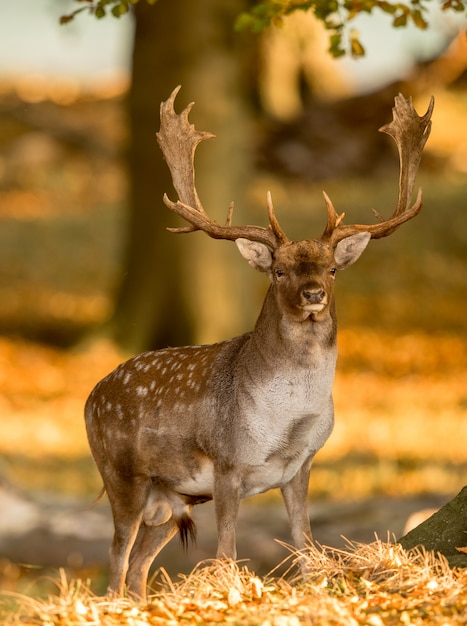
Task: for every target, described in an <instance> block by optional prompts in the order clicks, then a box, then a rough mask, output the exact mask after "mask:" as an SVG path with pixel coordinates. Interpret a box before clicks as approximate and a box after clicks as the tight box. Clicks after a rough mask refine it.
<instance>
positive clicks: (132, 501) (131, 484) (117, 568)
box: [105, 476, 148, 596]
mask: <svg viewBox="0 0 467 626" xmlns="http://www.w3.org/2000/svg"><path fill="white" fill-rule="evenodd" d="M105 486H106V490H107V495H108V497H109V501H110V505H111V507H112V515H113V520H114V536H113V540H112V544H111V546H110V555H109V556H110V559H109V560H110V573H109V588H108V593H110V594H112V595H118V596H121V595H122V594H123V588H124V585H125V578H126V573H127V570H128V563H129V558H130V553H131V549H132V548H133V544H134V543H135V540H136V537H137V534H138V530H139V527H140V525H141V521H142V519H143V512H144V507H145V505H146V499H147V493H148V481H147V480H146V481H141V480H136V479H135V480H119V479H116V477H115V476H113V477H112V481H106V485H105Z"/></svg>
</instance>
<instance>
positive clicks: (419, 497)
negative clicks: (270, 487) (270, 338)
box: [0, 0, 467, 593]
mask: <svg viewBox="0 0 467 626" xmlns="http://www.w3.org/2000/svg"><path fill="white" fill-rule="evenodd" d="M72 8H73V5H72V3H71V2H64V1H63V0H60V1H57V0H21V2H14V3H13V2H12V3H7V4H5V5H4V6H3V7H2V10H1V13H0V416H1V417H0V419H1V424H2V434H1V437H0V455H1V456H0V507H1V511H2V515H1V516H0V585H1V587H2V588H4V589H14V590H16V589H20V590H23V591H24V590H26V592H28V593H29V592H30V593H33V592H36V590H37V589H38V588H39V589H42V588H43V585H44V584H45V583H44V581H45V580H46V579H45V576H46V574H47V573H48V572H50V569H49V568H52V571H56V568H58V567H65V568H67V570H68V571H69V572H70V573H71V575H79V576H85V577H86V576H88V577H90V578H91V579H92V584H93V586H94V588H95V589H96V590H98V591H99V590H102V589H103V588H105V576H106V567H107V550H108V545H109V542H110V537H111V533H112V523H111V520H110V517H109V513H108V508H107V505H106V503H105V501H104V502H102V503H100V504H99V505H97V506H96V507H94V508H91V504H92V502H93V500H94V498H95V497H96V495H97V493H98V492H99V489H100V486H101V481H100V478H99V475H98V473H97V471H96V470H95V467H94V463H93V460H92V458H91V456H90V453H89V450H88V445H87V441H86V435H85V431H84V422H83V417H82V413H83V406H84V402H85V400H86V397H87V395H88V394H89V392H90V391H91V389H92V387H93V386H94V384H95V383H96V382H97V381H98V380H99V379H100V378H102V377H103V376H104V375H105V374H107V373H108V372H109V371H110V370H111V369H112V368H113V367H114V366H115V365H116V364H117V363H119V362H121V361H122V360H124V359H125V358H127V357H128V356H129V355H132V354H134V353H136V352H139V351H142V350H145V349H152V348H159V347H163V346H166V345H179V344H185V343H204V342H213V341H217V340H221V339H225V338H227V337H230V336H233V335H235V334H240V333H242V332H245V331H246V330H249V329H250V328H251V327H252V325H253V324H254V321H255V319H256V317H257V315H258V313H259V310H260V307H261V302H262V299H263V297H264V294H265V291H266V289H267V284H266V279H265V278H264V276H260V275H256V273H255V272H253V271H252V270H251V268H249V267H248V266H247V265H246V264H245V263H244V261H243V260H242V259H241V258H240V256H239V255H238V253H237V252H236V249H235V246H234V245H232V244H231V243H229V242H219V241H214V240H210V239H209V238H208V237H206V236H204V235H202V234H201V233H195V234H192V235H190V236H186V237H183V236H181V237H177V236H175V235H172V234H170V233H168V232H167V231H166V230H165V227H166V226H170V225H172V226H173V225H178V222H177V219H178V218H176V217H175V216H172V215H170V214H169V211H168V210H167V209H166V208H165V206H164V204H163V202H162V195H163V193H164V192H165V191H167V192H168V193H169V196H171V197H175V192H173V190H172V187H171V182H170V178H169V173H168V170H167V168H166V165H165V163H164V161H163V159H162V157H161V154H160V151H159V148H158V146H157V142H156V139H155V133H156V132H157V130H158V129H159V117H158V116H159V104H160V102H161V101H162V100H165V99H166V98H167V97H168V95H169V94H170V93H171V91H172V90H173V88H174V87H175V86H177V85H178V84H182V90H181V92H180V94H179V96H178V98H177V102H178V106H179V107H182V106H185V105H186V104H187V103H188V102H190V101H193V100H194V101H195V102H196V106H195V108H194V109H193V111H192V113H191V116H190V117H191V120H192V121H193V122H194V123H195V124H196V127H197V128H199V129H201V130H209V131H212V132H214V133H215V134H216V139H215V140H212V141H209V142H206V143H204V144H203V145H202V146H200V148H199V150H198V154H197V160H196V166H197V188H198V192H199V195H200V198H201V200H202V202H203V204H204V206H205V208H206V210H207V211H208V213H209V214H210V215H211V216H212V217H213V218H215V219H217V220H222V219H224V215H225V213H226V211H227V207H228V204H229V202H230V201H231V200H235V203H236V209H235V215H234V220H236V222H237V223H239V224H240V223H256V224H265V223H266V212H265V198H266V192H267V190H268V189H270V190H271V192H272V197H273V200H274V204H275V208H276V214H277V215H278V217H279V220H280V222H281V224H282V226H283V227H284V229H285V231H286V232H287V234H288V235H289V237H291V238H295V239H297V238H312V237H316V236H318V235H319V234H320V233H321V231H322V229H323V228H324V225H325V217H326V212H325V209H324V204H323V200H322V194H321V191H322V189H325V190H326V192H327V193H328V194H329V195H330V196H331V198H332V200H333V202H334V204H335V206H336V209H337V210H338V211H339V212H341V211H345V212H346V221H347V222H348V223H352V222H363V223H365V222H370V221H371V220H372V213H371V208H375V209H376V210H377V211H378V212H379V213H381V214H382V215H385V216H388V215H390V213H391V212H392V209H393V207H394V205H395V202H396V200H397V191H398V158H397V153H396V150H395V147H394V145H393V144H392V142H391V139H390V138H389V137H388V136H386V135H383V134H381V133H378V132H377V130H378V128H379V127H380V126H382V125H383V124H385V123H386V122H388V121H389V120H390V119H391V108H392V106H393V101H394V96H395V95H396V94H397V93H398V92H399V91H401V92H402V93H403V94H404V95H405V96H409V95H411V96H412V97H413V99H414V102H415V106H416V108H417V111H418V112H419V114H423V113H424V112H425V110H426V108H427V106H428V102H429V98H430V96H431V95H432V94H433V95H434V96H435V99H436V106H435V112H434V115H433V131H432V134H431V137H430V139H429V141H428V143H427V146H426V149H425V153H424V157H423V159H422V164H421V168H420V173H419V176H418V179H417V185H418V184H420V185H422V186H423V191H424V208H423V211H422V213H421V214H420V216H418V217H417V218H416V219H415V220H414V221H412V222H410V223H409V224H407V225H405V226H403V227H402V229H401V230H400V231H398V232H397V233H396V234H394V235H393V236H392V237H390V238H388V239H387V240H381V241H375V242H373V243H371V244H370V246H369V248H368V249H367V251H366V252H365V254H364V255H363V257H362V258H361V259H360V260H359V262H358V264H356V265H355V266H353V267H352V268H351V269H349V270H348V271H346V272H345V273H344V274H342V275H339V276H338V281H337V285H336V290H337V306H338V316H339V324H340V330H339V354H340V356H339V362H338V372H337V376H336V383H335V404H336V427H335V431H334V433H333V435H332V437H331V439H330V440H329V442H328V443H327V445H326V446H325V448H324V449H323V450H322V451H321V452H320V453H319V455H318V456H317V459H316V462H315V465H314V468H313V470H312V474H311V482H310V497H311V504H310V513H311V517H312V522H313V528H314V532H315V538H316V539H318V540H319V541H321V542H323V543H326V544H328V545H341V544H342V542H343V541H344V540H343V539H342V537H341V536H342V535H344V536H345V537H347V538H348V539H351V540H357V541H371V540H372V539H373V538H374V532H378V534H379V535H380V536H381V537H382V538H383V539H384V538H385V537H386V534H387V533H394V534H395V535H398V536H400V535H401V533H402V532H403V529H404V525H405V522H406V520H407V518H408V516H409V515H410V514H411V513H413V512H415V511H418V510H419V509H427V508H433V507H437V506H440V505H442V504H444V503H445V502H447V501H448V500H449V499H450V498H451V497H452V496H453V495H455V494H456V493H457V492H458V491H459V490H460V489H461V488H462V487H463V486H464V484H465V483H466V478H465V476H466V471H467V448H466V441H467V436H466V435H467V419H466V418H467V415H466V414H467V384H466V383H467V374H466V364H467V338H466V328H467V320H466V310H467V308H466V305H467V289H466V288H467V212H466V198H467V41H466V37H465V32H463V30H462V29H465V20H464V21H462V19H461V18H458V19H454V17H453V15H447V14H442V13H441V12H439V13H438V12H436V10H434V11H433V12H432V15H431V17H430V22H431V26H430V28H429V30H428V31H425V32H420V31H416V30H415V29H411V28H407V29H394V28H392V27H391V24H390V21H389V20H388V19H385V18H384V17H378V16H365V17H359V18H358V19H357V20H356V22H355V27H356V28H358V29H359V31H360V34H361V40H362V43H363V44H364V45H365V48H366V56H365V57H364V58H363V59H359V60H352V59H347V58H346V59H340V60H335V59H332V58H331V57H330V56H329V54H328V52H327V47H328V41H327V34H326V32H324V30H323V29H322V27H321V26H320V24H318V23H317V22H316V20H315V19H314V18H313V17H312V16H311V15H308V14H294V15H292V16H290V17H289V18H287V20H286V22H285V24H284V27H283V28H281V29H270V30H266V31H264V32H263V33H262V34H261V35H252V34H249V33H245V32H242V33H238V32H235V31H234V29H233V24H234V22H235V18H236V16H237V15H238V14H239V13H240V12H241V11H242V10H243V9H244V8H245V3H244V2H242V0H228V1H224V2H222V3H220V2H219V1H217V2H216V0H198V1H197V2H196V3H194V2H191V1H190V0H178V1H177V2H168V1H167V0H160V1H159V2H157V3H156V4H155V5H154V6H152V7H150V6H149V5H146V4H143V3H140V4H138V5H137V6H136V10H135V15H134V16H125V17H123V18H121V19H119V20H117V19H114V18H113V17H108V18H106V19H104V20H99V21H98V20H95V19H94V18H92V17H90V16H88V15H81V16H79V18H77V19H75V20H74V21H73V22H72V23H70V24H67V25H63V26H60V25H59V23H58V20H59V17H60V15H62V14H64V13H66V12H67V11H69V10H71V9H72ZM196 515H197V516H198V520H199V521H200V524H199V526H200V531H199V542H198V545H197V547H196V548H192V549H190V550H189V552H188V554H187V555H186V556H185V555H184V554H183V552H182V550H181V548H180V547H179V545H178V543H177V541H174V542H172V545H171V546H170V547H168V548H166V549H165V550H164V552H163V553H162V555H161V557H160V559H159V560H158V564H159V565H162V566H164V567H165V568H166V569H167V570H168V571H169V572H171V573H172V574H173V575H176V574H177V573H178V572H179V571H189V570H190V569H191V567H192V566H193V565H194V564H195V563H196V562H197V561H198V560H199V559H201V558H207V557H209V556H212V555H213V554H214V552H215V547H214V546H215V538H214V524H213V511H212V508H210V505H204V507H200V510H199V512H197V514H196ZM239 533H240V539H239V555H240V557H242V558H247V557H248V558H252V565H251V567H252V568H253V569H254V568H256V569H257V570H258V571H261V572H264V571H268V570H269V569H271V568H272V567H273V566H274V565H275V564H277V563H278V562H279V561H280V560H281V559H282V558H284V557H285V556H287V550H286V549H285V548H284V547H283V546H281V545H279V544H277V543H274V541H273V539H274V538H275V537H277V538H280V539H282V540H283V541H289V535H288V524H287V520H286V518H285V514H284V512H283V510H282V506H279V505H278V500H277V499H276V496H275V495H274V494H267V495H265V496H263V497H261V498H256V499H253V500H252V501H251V502H246V503H245V504H244V505H243V509H242V516H241V518H240V530H239ZM54 568H55V569H54ZM38 581H41V582H40V583H39V582H38ZM37 585H39V587H38V586H37ZM41 585H42V586H41Z"/></svg>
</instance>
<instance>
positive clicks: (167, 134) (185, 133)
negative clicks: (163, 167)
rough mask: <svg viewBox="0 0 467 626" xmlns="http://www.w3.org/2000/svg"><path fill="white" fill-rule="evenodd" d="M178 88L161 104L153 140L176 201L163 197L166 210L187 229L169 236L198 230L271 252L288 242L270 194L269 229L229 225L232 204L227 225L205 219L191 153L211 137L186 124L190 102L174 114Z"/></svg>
mask: <svg viewBox="0 0 467 626" xmlns="http://www.w3.org/2000/svg"><path fill="white" fill-rule="evenodd" d="M179 91H180V86H179V87H176V89H174V90H173V92H172V93H171V95H170V98H169V99H168V100H167V101H166V102H162V104H161V127H160V130H159V132H158V133H157V140H158V142H159V145H160V147H161V150H162V152H163V154H164V158H165V160H166V161H167V165H168V166H169V169H170V173H171V174H172V182H173V186H174V187H175V190H176V192H177V194H178V197H179V200H178V201H177V202H173V201H172V200H170V199H169V198H168V196H167V194H165V195H164V202H165V204H166V205H167V207H168V208H169V209H171V210H172V211H174V212H175V213H177V214H178V215H180V217H183V219H185V220H186V221H187V222H189V223H190V224H191V226H187V227H182V228H170V229H169V230H170V231H171V232H173V233H189V232H192V231H194V230H202V231H204V232H205V233H206V234H208V235H209V236H210V237H213V238H214V239H228V240H230V241H235V239H239V238H241V237H244V238H245V239H251V240H252V241H259V242H261V243H264V244H266V245H267V246H269V247H270V248H272V249H275V248H278V247H279V246H281V245H283V244H284V243H286V242H287V241H288V239H287V236H286V235H285V233H284V231H283V230H282V228H281V227H280V225H279V222H278V221H277V218H276V216H275V214H274V207H273V205H272V199H271V194H270V193H268V195H267V210H268V215H269V227H268V228H264V227H262V226H232V213H233V203H232V204H231V205H230V207H229V211H228V215H227V223H226V224H225V226H221V225H220V224H217V223H216V222H213V221H212V220H210V218H209V217H208V215H207V213H206V211H205V210H204V208H203V205H202V204H201V202H200V200H199V198H198V194H197V192H196V187H195V170H194V154H195V150H196V146H197V145H198V144H199V143H200V142H201V141H204V140H205V139H211V138H212V137H214V135H213V134H212V133H208V132H200V131H198V130H196V129H195V127H194V125H193V124H190V122H189V121H188V114H189V113H190V111H191V109H192V107H193V103H191V104H189V105H188V106H187V107H186V109H184V110H183V111H182V112H181V113H180V114H177V113H175V110H174V101H175V97H176V95H177V93H178V92H179Z"/></svg>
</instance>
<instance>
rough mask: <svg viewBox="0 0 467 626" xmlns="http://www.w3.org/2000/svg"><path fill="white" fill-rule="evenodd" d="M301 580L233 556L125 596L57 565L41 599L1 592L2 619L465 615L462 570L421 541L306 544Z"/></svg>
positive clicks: (354, 621) (445, 620)
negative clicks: (101, 593) (259, 570)
mask: <svg viewBox="0 0 467 626" xmlns="http://www.w3.org/2000/svg"><path fill="white" fill-rule="evenodd" d="M298 558H302V559H304V564H305V567H306V568H307V571H308V574H307V577H306V580H305V581H301V580H298V579H296V580H295V581H293V580H292V581H291V582H290V581H287V580H286V579H285V578H280V579H277V578H274V576H273V573H272V574H271V575H269V576H267V577H266V578H264V579H260V578H258V577H257V576H255V575H254V574H253V573H252V572H250V571H249V570H248V568H247V567H243V566H241V565H240V564H236V563H232V562H227V563H225V562H219V561H213V562H210V563H202V564H200V565H199V566H198V567H197V568H196V569H195V570H194V571H193V572H192V573H191V574H190V575H189V576H187V577H181V579H180V580H178V581H176V582H173V581H171V580H170V579H169V578H168V577H166V579H165V584H164V585H163V588H161V589H158V590H157V591H156V592H155V593H154V594H153V595H151V596H150V597H149V600H148V602H147V603H144V604H138V603H136V602H134V601H132V600H131V599H129V598H122V599H109V598H103V597H96V596H94V595H93V594H92V593H91V592H89V590H88V589H87V588H86V585H84V584H83V583H82V582H81V581H76V580H74V581H68V580H67V579H66V577H65V576H64V575H63V574H62V577H61V578H60V579H59V580H57V589H58V590H57V593H56V594H55V595H51V596H50V597H49V598H47V599H44V600H39V599H31V598H28V597H26V596H21V595H18V594H4V596H3V616H2V618H3V619H2V623H3V624H5V626H20V625H21V626H33V625H34V626H55V625H57V626H58V625H65V624H67V625H70V624H76V625H78V624H82V625H85V624H87V625H89V626H91V625H97V624H103V625H105V626H114V625H115V626H117V625H121V624H128V625H129V626H144V625H146V624H152V625H157V626H175V625H176V624H245V625H252V626H253V625H262V626H298V625H299V624H310V625H311V624H319V625H320V626H328V625H329V626H331V625H332V626H334V625H337V624H342V625H346V626H347V625H349V626H357V625H358V624H362V625H363V624H364V625H366V626H383V624H384V625H389V624H403V625H408V624H440V625H441V624H442V625H443V626H448V625H450V624H465V623H466V617H465V614H466V611H467V585H466V583H467V573H466V572H465V571H452V570H450V569H449V567H448V565H447V563H446V562H445V561H444V560H443V559H442V558H438V557H435V556H434V555H433V554H430V553H426V552H423V551H412V552H410V553H408V552H406V551H404V550H403V549H402V548H401V547H400V546H398V545H394V544H391V543H383V542H381V541H376V542H374V543H372V544H370V545H361V544H352V545H349V548H348V549H347V550H337V549H329V548H322V547H311V548H310V549H309V551H307V552H306V553H304V554H303V555H297V554H292V556H291V561H294V560H297V559H298Z"/></svg>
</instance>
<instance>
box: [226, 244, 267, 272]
mask: <svg viewBox="0 0 467 626" xmlns="http://www.w3.org/2000/svg"><path fill="white" fill-rule="evenodd" d="M235 243H236V244H237V248H238V249H239V250H240V254H241V255H242V257H243V258H244V259H246V260H247V261H248V263H249V264H250V265H251V267H254V268H255V270H259V271H260V272H266V274H269V272H270V270H271V265H272V254H271V252H270V250H269V248H268V247H267V246H265V245H264V243H259V242H257V241H250V240H249V239H243V238H240V239H236V240H235Z"/></svg>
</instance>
